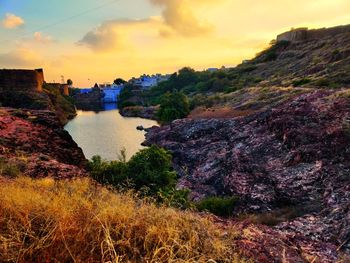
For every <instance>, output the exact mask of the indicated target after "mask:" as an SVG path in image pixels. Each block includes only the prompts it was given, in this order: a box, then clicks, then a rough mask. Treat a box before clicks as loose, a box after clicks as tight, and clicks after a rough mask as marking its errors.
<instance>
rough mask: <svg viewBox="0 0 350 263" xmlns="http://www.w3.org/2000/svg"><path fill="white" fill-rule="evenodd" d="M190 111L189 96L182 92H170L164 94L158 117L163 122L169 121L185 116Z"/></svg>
mask: <svg viewBox="0 0 350 263" xmlns="http://www.w3.org/2000/svg"><path fill="white" fill-rule="evenodd" d="M189 113H190V106H189V102H188V98H187V97H186V95H185V94H183V93H182V92H178V91H175V92H173V93H170V92H168V93H166V94H165V95H163V96H162V98H161V103H160V108H159V111H158V117H159V120H160V121H161V122H163V123H169V122H171V121H173V120H176V119H181V118H185V117H186V116H187V115H188V114H189Z"/></svg>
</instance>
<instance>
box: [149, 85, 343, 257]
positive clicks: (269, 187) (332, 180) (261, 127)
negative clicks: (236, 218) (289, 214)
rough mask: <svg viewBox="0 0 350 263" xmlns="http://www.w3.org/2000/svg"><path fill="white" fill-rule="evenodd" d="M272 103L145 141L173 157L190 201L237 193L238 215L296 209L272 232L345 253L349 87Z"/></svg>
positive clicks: (193, 122) (182, 125)
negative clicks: (327, 243) (335, 248)
mask: <svg viewBox="0 0 350 263" xmlns="http://www.w3.org/2000/svg"><path fill="white" fill-rule="evenodd" d="M253 105H254V104H253ZM271 105H273V104H271ZM271 105H270V107H264V108H261V109H260V110H259V111H254V109H252V110H251V111H250V113H247V111H245V114H244V116H239V117H227V118H220V119H219V118H216V119H210V118H209V119H208V118H206V119H183V120H177V121H174V122H173V123H171V124H170V125H168V126H163V127H160V128H158V127H154V128H151V129H150V130H149V131H148V133H147V136H146V137H147V139H146V142H145V144H146V145H150V144H157V145H159V146H162V147H164V148H166V149H168V150H170V151H171V152H172V153H173V155H174V166H175V168H176V170H177V171H178V173H179V174H180V180H179V184H178V186H179V187H181V188H188V189H190V190H191V191H192V198H194V199H201V198H203V197H205V196H210V195H219V196H237V197H239V199H240V202H239V204H238V205H237V207H236V213H237V214H245V213H258V214H259V213H270V212H273V211H276V210H279V209H283V208H285V207H289V208H291V207H293V209H296V210H297V213H296V215H295V218H294V219H290V220H284V221H285V222H283V223H281V224H279V225H278V226H276V229H278V230H279V231H282V232H288V233H291V234H294V235H295V234H298V235H302V236H308V237H311V238H312V239H313V240H318V241H321V242H330V243H332V244H335V245H337V246H338V247H339V251H341V250H343V251H347V252H348V253H349V252H350V242H349V241H350V236H349V233H350V220H349V219H350V213H349V211H350V206H349V204H350V195H349V193H350V191H349V190H350V188H349V186H350V176H349V175H350V99H349V90H338V91H330V90H328V91H325V90H315V91H308V92H306V93H303V94H299V95H296V96H294V97H292V98H289V99H288V100H287V101H282V102H280V103H277V105H275V106H271ZM233 111H234V112H235V111H239V109H237V108H234V109H233ZM324 262H326V261H324Z"/></svg>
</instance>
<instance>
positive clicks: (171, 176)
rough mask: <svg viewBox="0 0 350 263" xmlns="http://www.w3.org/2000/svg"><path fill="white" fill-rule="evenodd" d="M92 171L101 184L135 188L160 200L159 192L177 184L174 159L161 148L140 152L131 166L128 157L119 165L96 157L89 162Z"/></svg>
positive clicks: (133, 158) (131, 162) (120, 161)
mask: <svg viewBox="0 0 350 263" xmlns="http://www.w3.org/2000/svg"><path fill="white" fill-rule="evenodd" d="M124 155H125V154H124ZM122 159H123V158H122ZM89 170H90V174H91V176H92V178H94V179H95V180H96V181H97V182H99V183H102V184H107V185H111V186H114V187H118V188H133V189H135V190H136V191H142V193H143V194H145V195H153V196H156V194H157V192H158V191H159V190H161V189H168V188H173V187H175V183H176V181H175V179H176V174H175V172H174V171H173V169H172V167H171V155H170V154H169V153H168V152H167V151H166V150H164V149H162V148H159V147H157V146H151V147H149V148H147V149H143V150H141V151H139V152H138V153H136V154H135V155H134V156H133V157H132V158H131V159H130V161H128V162H125V157H124V160H119V161H104V160H102V158H101V157H100V156H94V157H93V158H92V160H91V161H90V162H89Z"/></svg>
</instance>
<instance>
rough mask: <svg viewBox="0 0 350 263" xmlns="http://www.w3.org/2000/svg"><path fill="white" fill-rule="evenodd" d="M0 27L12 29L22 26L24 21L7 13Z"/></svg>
mask: <svg viewBox="0 0 350 263" xmlns="http://www.w3.org/2000/svg"><path fill="white" fill-rule="evenodd" d="M2 25H3V26H4V27H5V28H8V29H13V28H17V27H19V26H22V25H24V20H23V19H22V18H21V17H19V16H16V15H14V14H11V13H7V14H6V17H5V19H4V20H3V21H2Z"/></svg>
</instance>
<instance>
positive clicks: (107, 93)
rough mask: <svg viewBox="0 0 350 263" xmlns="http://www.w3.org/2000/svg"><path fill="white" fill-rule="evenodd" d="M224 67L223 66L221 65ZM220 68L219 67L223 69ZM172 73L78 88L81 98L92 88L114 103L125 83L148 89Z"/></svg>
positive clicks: (89, 92) (214, 69) (92, 90)
mask: <svg viewBox="0 0 350 263" xmlns="http://www.w3.org/2000/svg"><path fill="white" fill-rule="evenodd" d="M223 68H224V67H223ZM223 68H221V69H223ZM218 70H219V68H208V69H206V71H209V72H215V71H218ZM171 75H172V74H159V73H158V74H154V75H146V74H143V75H141V76H140V77H138V78H136V77H133V78H131V79H130V80H129V81H126V82H124V81H123V80H122V79H120V82H114V83H110V82H105V83H102V84H98V83H96V84H95V86H94V87H91V88H83V89H80V90H79V91H80V94H81V96H79V95H78V97H80V99H83V98H84V97H88V96H89V95H91V94H92V93H94V90H95V91H96V89H99V90H100V92H101V93H103V102H104V103H114V102H117V100H118V96H119V94H120V92H121V90H122V89H123V88H124V87H125V86H126V85H127V84H129V85H132V86H133V87H137V88H139V89H141V90H149V89H151V88H152V87H155V86H157V85H158V84H159V83H161V82H163V81H167V80H168V79H169V78H170V77H171Z"/></svg>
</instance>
